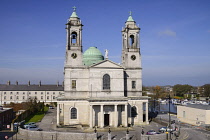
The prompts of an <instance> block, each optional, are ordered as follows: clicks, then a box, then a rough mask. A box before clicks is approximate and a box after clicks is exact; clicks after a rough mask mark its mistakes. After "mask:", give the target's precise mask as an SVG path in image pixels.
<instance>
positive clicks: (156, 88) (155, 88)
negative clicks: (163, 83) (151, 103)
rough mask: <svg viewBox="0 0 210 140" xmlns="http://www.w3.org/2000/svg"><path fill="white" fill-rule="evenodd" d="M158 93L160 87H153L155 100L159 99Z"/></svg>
mask: <svg viewBox="0 0 210 140" xmlns="http://www.w3.org/2000/svg"><path fill="white" fill-rule="evenodd" d="M160 91H161V87H160V86H155V87H154V92H155V98H156V99H157V98H159V97H160Z"/></svg>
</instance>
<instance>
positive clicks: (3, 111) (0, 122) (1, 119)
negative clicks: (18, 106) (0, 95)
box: [0, 106, 15, 130]
mask: <svg viewBox="0 0 210 140" xmlns="http://www.w3.org/2000/svg"><path fill="white" fill-rule="evenodd" d="M14 118H15V112H14V111H13V109H12V108H3V107H2V106H0V130H2V129H5V128H7V127H8V128H10V124H11V123H12V120H13V119H14Z"/></svg>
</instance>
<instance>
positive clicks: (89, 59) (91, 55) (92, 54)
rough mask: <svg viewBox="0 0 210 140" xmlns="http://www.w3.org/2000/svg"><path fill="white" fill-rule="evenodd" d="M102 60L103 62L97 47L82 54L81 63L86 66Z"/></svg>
mask: <svg viewBox="0 0 210 140" xmlns="http://www.w3.org/2000/svg"><path fill="white" fill-rule="evenodd" d="M102 60H104V56H103V55H102V53H101V52H100V51H99V49H97V47H90V48H89V49H87V50H86V51H85V52H84V54H83V62H84V65H86V66H90V65H92V64H95V63H98V62H101V61H102Z"/></svg>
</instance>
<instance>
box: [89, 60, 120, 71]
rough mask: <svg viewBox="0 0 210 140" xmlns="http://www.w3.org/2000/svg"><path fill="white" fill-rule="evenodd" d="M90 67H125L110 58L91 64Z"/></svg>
mask: <svg viewBox="0 0 210 140" xmlns="http://www.w3.org/2000/svg"><path fill="white" fill-rule="evenodd" d="M90 68H112V69H113V68H114V69H123V67H122V66H121V65H119V64H117V63H115V62H112V61H110V60H108V59H106V60H104V61H101V62H99V63H97V64H94V65H91V66H90Z"/></svg>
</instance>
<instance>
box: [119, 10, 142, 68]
mask: <svg viewBox="0 0 210 140" xmlns="http://www.w3.org/2000/svg"><path fill="white" fill-rule="evenodd" d="M139 32H140V28H139V27H138V26H137V25H136V22H135V21H134V20H133V18H132V15H131V12H130V15H129V17H128V20H127V21H126V22H125V27H124V28H123V30H122V65H123V66H124V67H125V68H141V55H140V41H139Z"/></svg>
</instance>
